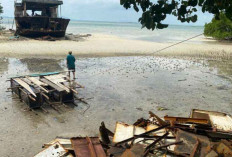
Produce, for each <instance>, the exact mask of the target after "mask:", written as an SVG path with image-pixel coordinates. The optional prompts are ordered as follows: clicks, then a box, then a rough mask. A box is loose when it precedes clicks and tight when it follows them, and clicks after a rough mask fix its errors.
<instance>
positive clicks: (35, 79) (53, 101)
mask: <svg viewBox="0 0 232 157" xmlns="http://www.w3.org/2000/svg"><path fill="white" fill-rule="evenodd" d="M10 85H11V87H10V88H8V89H10V90H11V92H12V93H15V94H16V95H17V96H18V97H19V99H20V100H21V101H23V102H24V103H26V104H27V105H28V106H29V107H30V108H31V109H36V108H42V106H43V105H44V104H49V105H50V106H51V107H53V108H54V109H56V107H55V106H56V105H57V104H60V105H66V103H73V104H74V105H76V104H75V100H76V99H78V100H80V101H83V100H82V99H79V98H78V97H77V95H78V92H77V89H78V88H84V87H83V86H82V85H80V84H79V83H77V82H76V81H71V80H69V78H68V77H67V76H66V75H64V74H62V73H61V72H53V73H43V74H34V75H27V76H18V77H13V78H10ZM85 103H86V102H85Z"/></svg>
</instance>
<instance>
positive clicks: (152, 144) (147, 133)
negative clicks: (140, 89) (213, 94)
mask: <svg viewBox="0 0 232 157" xmlns="http://www.w3.org/2000/svg"><path fill="white" fill-rule="evenodd" d="M149 114H150V118H149V119H144V118H141V119H138V120H137V121H136V122H135V123H134V124H133V125H129V124H126V123H122V122H117V123H116V128H115V132H114V133H113V132H111V131H110V130H109V129H107V128H106V127H105V124H104V122H102V124H101V126H100V128H99V131H100V137H99V138H98V137H86V138H82V137H78V138H71V139H64V138H57V139H56V140H54V141H51V142H50V143H47V144H44V148H45V150H44V151H43V152H47V150H51V148H50V147H54V145H55V144H57V145H58V146H59V145H61V146H62V148H63V150H61V152H60V153H61V154H62V152H63V154H65V155H66V156H76V157H106V156H107V157H150V156H167V155H168V156H182V157H229V156H232V117H231V116H230V115H227V114H224V113H220V112H211V111H203V110H195V109H194V110H192V112H191V115H190V117H188V118H186V117H169V116H165V117H164V118H163V119H161V118H159V117H158V116H157V115H155V114H154V113H152V112H150V113H149ZM65 155H63V156H65ZM42 156H45V155H44V154H41V153H40V155H37V156H36V157H42ZM57 157H58V156H57Z"/></svg>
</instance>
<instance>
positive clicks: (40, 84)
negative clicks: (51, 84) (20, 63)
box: [26, 77, 49, 93]
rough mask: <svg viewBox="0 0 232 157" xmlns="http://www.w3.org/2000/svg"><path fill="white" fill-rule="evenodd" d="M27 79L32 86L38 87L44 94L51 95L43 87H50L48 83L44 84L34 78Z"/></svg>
mask: <svg viewBox="0 0 232 157" xmlns="http://www.w3.org/2000/svg"><path fill="white" fill-rule="evenodd" d="M26 79H27V80H28V81H30V82H31V83H32V84H35V85H36V86H38V87H39V88H40V89H41V90H43V91H44V92H46V93H49V91H48V90H47V89H45V88H44V87H42V86H48V85H47V84H46V83H43V82H41V81H39V80H38V79H36V78H34V77H26Z"/></svg>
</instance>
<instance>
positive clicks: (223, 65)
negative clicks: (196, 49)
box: [207, 59, 232, 78]
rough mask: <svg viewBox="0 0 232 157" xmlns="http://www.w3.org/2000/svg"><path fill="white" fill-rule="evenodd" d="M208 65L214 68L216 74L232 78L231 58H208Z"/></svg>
mask: <svg viewBox="0 0 232 157" xmlns="http://www.w3.org/2000/svg"><path fill="white" fill-rule="evenodd" d="M207 63H208V66H210V67H213V68H216V69H217V71H218V74H220V75H224V76H227V77H230V78H232V59H227V60H208V61H207Z"/></svg>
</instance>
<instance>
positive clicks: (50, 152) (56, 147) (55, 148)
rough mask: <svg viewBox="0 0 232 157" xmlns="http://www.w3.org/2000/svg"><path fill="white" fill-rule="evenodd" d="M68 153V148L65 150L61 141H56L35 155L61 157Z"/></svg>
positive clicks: (36, 156)
mask: <svg viewBox="0 0 232 157" xmlns="http://www.w3.org/2000/svg"><path fill="white" fill-rule="evenodd" d="M66 153H67V150H65V149H64V148H63V146H62V145H61V144H60V143H59V142H56V143H54V144H53V145H51V146H50V147H48V148H46V149H44V150H43V151H42V152H40V153H39V154H37V155H35V156H34V157H61V156H63V155H65V154H66Z"/></svg>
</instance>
